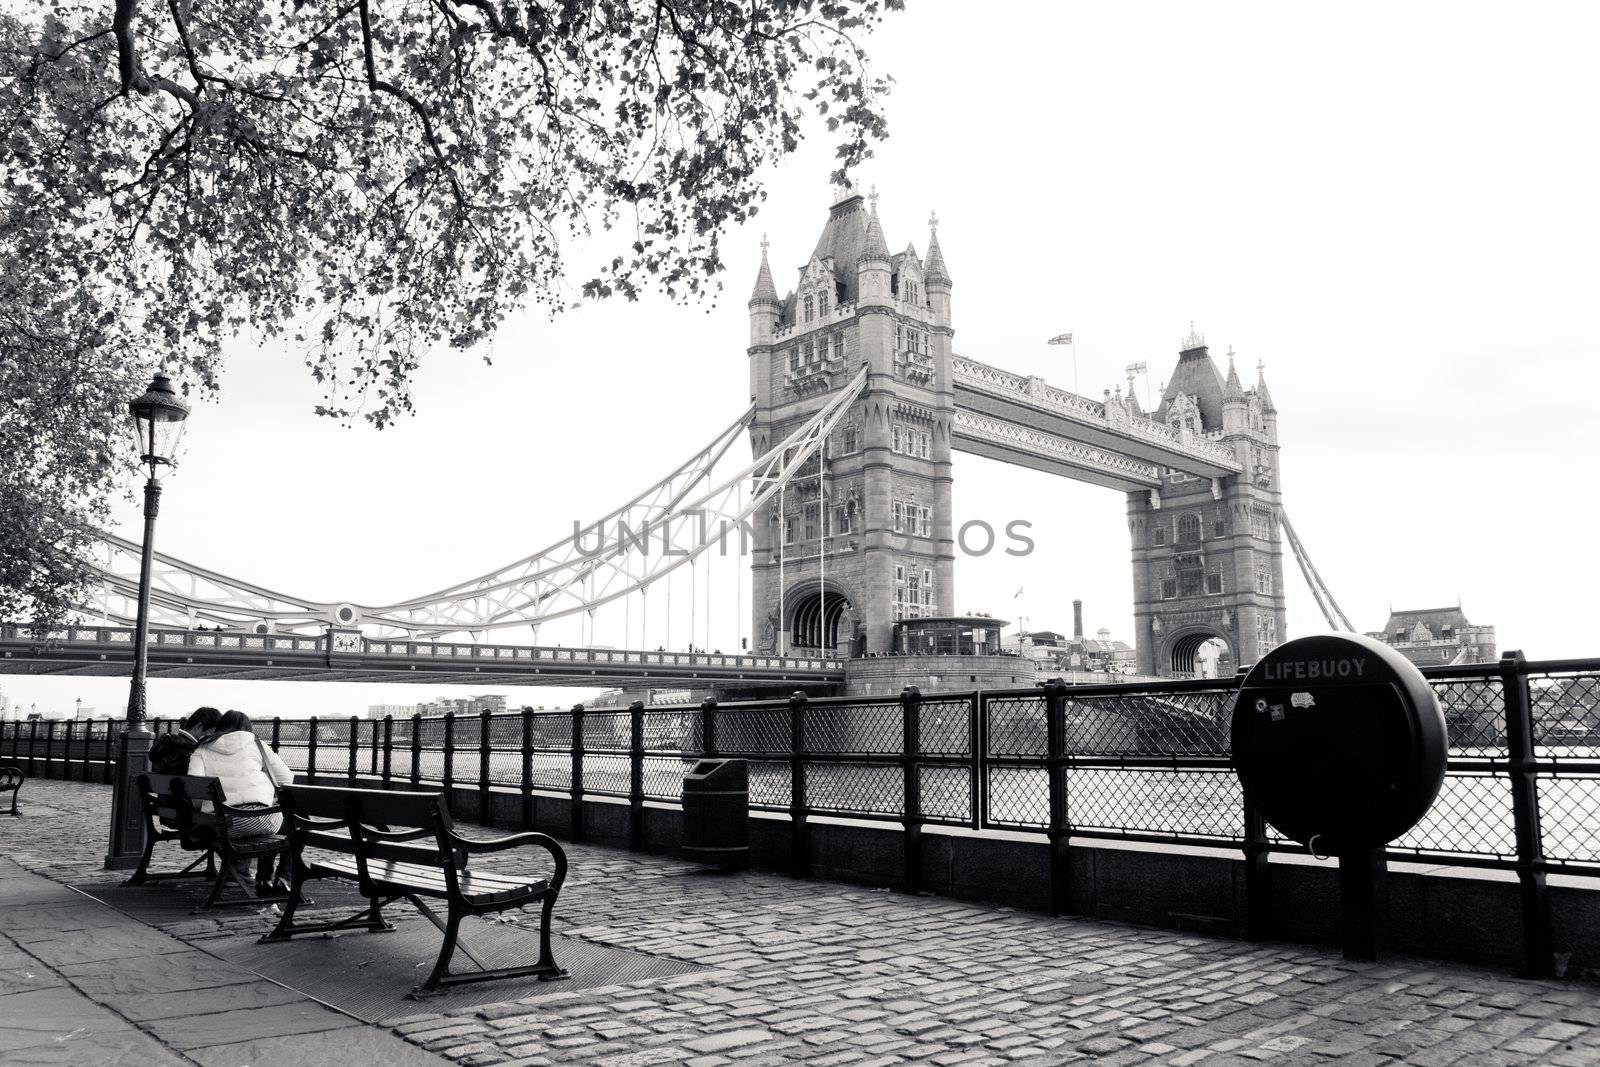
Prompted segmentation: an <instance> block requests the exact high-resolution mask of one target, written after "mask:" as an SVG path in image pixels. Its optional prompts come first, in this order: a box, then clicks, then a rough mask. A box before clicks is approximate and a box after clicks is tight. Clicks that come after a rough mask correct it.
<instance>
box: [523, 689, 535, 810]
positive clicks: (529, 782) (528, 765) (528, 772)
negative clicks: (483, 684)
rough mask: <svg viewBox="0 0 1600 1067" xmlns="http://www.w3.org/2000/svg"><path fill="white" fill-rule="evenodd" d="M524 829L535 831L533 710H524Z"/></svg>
mask: <svg viewBox="0 0 1600 1067" xmlns="http://www.w3.org/2000/svg"><path fill="white" fill-rule="evenodd" d="M522 829H523V830H525V831H526V830H532V829H533V709H532V708H523V709H522Z"/></svg>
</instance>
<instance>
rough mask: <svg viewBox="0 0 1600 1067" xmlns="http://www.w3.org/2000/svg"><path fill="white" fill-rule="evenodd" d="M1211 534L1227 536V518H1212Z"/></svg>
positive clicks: (1213, 535)
mask: <svg viewBox="0 0 1600 1067" xmlns="http://www.w3.org/2000/svg"><path fill="white" fill-rule="evenodd" d="M1211 536H1212V537H1226V536H1228V520H1227V519H1213V520H1212V522H1211Z"/></svg>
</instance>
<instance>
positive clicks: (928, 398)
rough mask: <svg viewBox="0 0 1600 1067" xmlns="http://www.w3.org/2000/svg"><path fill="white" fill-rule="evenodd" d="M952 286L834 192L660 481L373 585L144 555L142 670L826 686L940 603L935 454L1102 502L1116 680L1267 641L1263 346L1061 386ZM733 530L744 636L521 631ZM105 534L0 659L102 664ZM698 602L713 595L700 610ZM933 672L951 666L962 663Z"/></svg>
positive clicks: (1271, 534)
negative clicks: (1120, 557) (966, 351)
mask: <svg viewBox="0 0 1600 1067" xmlns="http://www.w3.org/2000/svg"><path fill="white" fill-rule="evenodd" d="M954 288H955V283H954V280H953V277H952V273H951V271H950V269H949V267H948V266H947V264H946V263H945V259H944V255H943V252H942V250H941V249H940V246H939V240H938V231H937V220H930V223H929V232H928V239H927V253H926V255H925V256H923V255H919V254H918V253H917V251H916V249H915V247H914V246H910V245H908V246H907V247H906V248H905V249H904V250H903V251H901V252H891V251H890V246H889V244H888V241H887V240H886V238H885V234H884V232H883V228H882V224H881V222H880V221H879V219H878V214H877V207H876V198H875V197H874V198H873V199H872V201H871V202H870V203H869V202H868V200H867V199H866V198H863V197H862V196H861V195H859V194H858V193H855V192H853V191H849V190H843V191H840V192H838V193H837V194H836V195H835V196H834V198H833V202H832V203H831V205H830V206H829V209H828V213H827V216H826V219H825V220H824V221H823V225H822V231H821V233H820V235H819V237H818V240H817V243H816V245H815V247H814V248H813V250H812V252H811V254H810V256H809V257H808V258H807V259H806V260H805V261H804V262H803V263H801V264H800V265H799V268H798V273H797V277H796V282H795V284H794V286H793V287H792V288H790V289H788V290H787V291H786V292H784V293H782V294H780V292H779V289H778V286H777V284H776V282H775V281H774V276H773V272H772V268H771V265H770V262H769V259H768V247H767V245H766V242H765V241H763V245H762V257H761V265H760V269H759V271H758V274H757V279H756V284H755V287H754V291H753V292H752V293H751V296H750V300H749V304H748V307H749V339H748V345H747V348H746V355H747V360H746V362H747V370H748V374H749V382H750V397H751V404H750V407H749V408H748V409H747V410H746V411H744V412H740V413H737V414H736V415H735V416H734V418H733V419H732V421H731V422H729V423H728V424H726V425H725V426H724V427H723V428H721V429H720V430H719V431H718V433H717V434H716V436H715V437H713V438H712V440H711V441H710V442H709V443H708V444H707V445H706V446H705V447H704V448H702V449H700V450H699V451H698V452H696V453H695V454H694V455H693V456H690V457H689V458H688V459H686V460H685V461H684V462H683V463H681V464H679V465H678V467H676V468H675V469H673V470H672V471H670V472H669V473H668V474H666V476H665V477H663V478H662V479H660V480H659V481H658V482H656V483H655V484H653V485H651V486H649V487H648V488H646V489H645V490H644V491H643V492H641V493H639V494H638V495H636V496H634V497H633V498H631V499H630V500H628V501H627V502H625V503H623V504H621V505H620V506H619V507H617V508H616V509H614V510H613V511H612V512H610V513H608V514H607V515H605V516H602V517H601V518H599V519H597V520H595V521H594V522H593V523H591V524H590V525H589V526H587V527H585V528H583V529H582V530H574V532H573V534H572V536H570V537H566V538H563V539H561V540H560V541H557V542H555V543H554V544H551V545H549V546H547V547H545V548H543V549H541V550H539V551H537V552H534V553H532V554H531V555H529V556H526V557H524V558H523V559H520V560H517V561H514V562H513V563H510V564H507V565H506V566H504V567H501V568H498V569H496V570H494V571H491V572H489V573H487V574H483V575H479V576H478V577H476V578H473V579H470V580H468V581H464V582H461V583H458V584H456V585H453V586H450V587H447V588H445V589H441V590H437V591H435V592H433V593H430V594H425V595H422V596H417V597H412V598H410V599H406V600H401V601H396V602H393V603H388V604H360V603H356V602H353V601H324V600H320V599H316V598H306V597H301V596H296V595H290V594H285V593H281V592H277V591H273V590H270V589H267V588H265V587H262V586H259V585H257V584H254V583H251V582H248V581H244V580H241V579H238V578H234V577H232V576H229V575H225V574H222V573H220V572H217V571H215V570H211V569H208V568H206V567H203V566H200V565H196V564H192V563H188V562H186V561H183V560H180V559H177V558H175V557H172V556H169V555H166V554H164V553H160V552H157V553H156V556H155V561H156V562H155V571H154V574H153V581H152V601H151V619H152V624H153V625H154V626H155V627H157V629H158V633H157V634H155V635H153V636H152V642H153V643H152V645H151V652H152V657H151V670H152V673H162V672H165V673H168V674H169V675H172V676H183V675H184V674H185V673H188V674H190V675H204V676H209V677H240V678H291V677H292V678H308V677H318V678H323V679H328V680H363V679H372V680H378V679H381V680H385V681H393V680H400V678H397V677H396V676H397V675H401V676H405V680H418V681H423V680H426V681H444V680H457V679H459V678H469V679H471V680H473V681H476V682H482V681H487V680H490V679H491V678H492V679H493V680H497V681H517V680H525V681H526V682H527V683H529V684H615V683H628V684H640V685H643V684H649V683H652V682H671V683H682V682H683V681H685V680H703V681H705V682H707V683H708V684H713V683H715V684H723V683H726V684H727V685H728V686H729V687H736V686H737V685H739V684H754V685H759V684H763V683H771V684H774V685H788V686H791V687H793V686H795V685H824V686H827V685H837V684H839V683H840V682H841V680H842V679H843V678H844V677H845V676H846V674H848V673H849V671H850V670H851V667H850V664H851V663H856V664H860V663H864V662H867V661H872V660H876V659H877V658H879V657H882V656H885V655H893V654H897V653H904V652H906V651H907V649H904V648H901V647H898V646H897V642H896V633H897V625H896V624H897V623H904V622H905V621H906V620H911V619H929V618H942V617H952V616H954V604H955V577H956V576H955V566H954V562H955V551H954V548H955V540H954V530H953V506H952V500H953V493H954V486H955V469H956V468H955V464H954V462H953V456H954V454H955V453H957V452H961V453H966V454H970V455H977V456H982V457H985V458H988V459H992V460H997V461H999V462H1003V463H1009V464H1014V465H1019V466H1024V467H1028V468H1031V469H1034V470H1039V471H1043V472H1046V473H1048V474H1052V475H1056V476H1059V477H1063V478H1070V479H1073V480H1075V481H1082V482H1087V483H1090V484H1094V485H1099V486H1103V487H1105V488H1108V489H1111V490H1115V491H1117V492H1120V493H1121V494H1122V495H1123V506H1124V508H1125V510H1126V514H1127V522H1128V530H1129V536H1130V542H1131V545H1130V548H1131V561H1132V586H1133V613H1134V619H1135V627H1136V630H1135V644H1136V647H1137V649H1138V667H1139V673H1141V674H1144V675H1182V674H1186V673H1189V672H1192V671H1193V670H1194V667H1195V658H1196V654H1197V652H1198V651H1199V649H1200V648H1201V646H1202V645H1204V644H1205V643H1206V642H1210V641H1220V642H1221V643H1222V644H1223V645H1224V646H1226V650H1227V652H1226V656H1227V661H1231V663H1233V664H1242V663H1249V662H1253V661H1255V660H1256V659H1257V658H1259V656H1260V655H1261V654H1262V653H1264V652H1265V651H1266V650H1267V649H1269V648H1271V647H1272V646H1273V645H1275V644H1276V643H1278V642H1279V641H1280V640H1281V639H1282V637H1283V636H1284V629H1285V621H1286V620H1285V600H1284V587H1283V563H1282V545H1283V541H1282V521H1281V516H1282V499H1281V485H1280V479H1279V455H1278V438H1277V410H1276V407H1275V406H1274V404H1273V402H1272V398H1271V395H1270V393H1269V392H1268V390H1267V385H1266V381H1265V378H1264V375H1263V373H1262V371H1261V369H1260V368H1259V366H1258V370H1257V378H1256V381H1255V383H1254V385H1253V386H1250V387H1246V386H1245V385H1244V384H1243V382H1242V381H1241V379H1240V377H1239V374H1238V371H1237V369H1236V367H1235V366H1234V360H1233V356H1232V353H1231V351H1230V352H1229V354H1228V359H1227V369H1226V372H1225V373H1224V372H1223V370H1221V369H1220V368H1219V367H1218V365H1217V363H1216V362H1215V361H1214V360H1213V358H1212V356H1211V354H1210V350H1209V348H1208V347H1207V345H1206V343H1205V340H1204V338H1203V337H1202V336H1200V335H1199V334H1198V333H1196V332H1194V330H1193V328H1192V326H1191V331H1190V334H1189V336H1188V337H1186V338H1185V339H1184V340H1183V341H1182V343H1181V344H1180V346H1179V352H1178V356H1177V361H1176V365H1175V367H1174V369H1173V372H1172V374H1171V375H1170V377H1169V378H1168V381H1167V384H1166V386H1165V388H1164V390H1163V391H1162V395H1161V398H1160V401H1159V403H1158V404H1157V405H1156V407H1155V409H1154V410H1152V411H1148V412H1147V411H1144V410H1142V408H1141V407H1140V405H1139V402H1138V399H1137V397H1136V396H1135V394H1134V391H1133V389H1132V386H1131V382H1130V387H1129V389H1128V391H1127V393H1126V394H1123V393H1122V392H1121V390H1120V389H1118V390H1117V391H1116V392H1115V393H1114V394H1113V393H1111V392H1107V393H1105V394H1103V395H1102V397H1101V398H1100V399H1098V400H1096V399H1093V398H1090V397H1084V396H1079V395H1077V394H1075V393H1072V392H1070V391H1068V390H1065V389H1062V388H1060V387H1058V386H1055V385H1051V384H1050V383H1048V382H1046V381H1044V380H1043V379H1041V378H1037V377H1030V376H1024V375H1019V374H1015V373H1012V372H1010V371H1006V370H1004V369H1002V368H1000V367H996V366H993V365H991V364H989V363H986V362H982V361H980V360H978V359H974V358H971V357H968V356H965V355H960V354H957V353H956V352H955V350H954V335H955V326H954V323H955V314H954V305H953V292H954ZM740 437H746V438H748V441H749V444H750V456H751V458H750V460H749V461H748V462H746V461H744V460H743V459H742V458H741V457H739V456H738V455H736V453H737V452H738V451H739V449H737V448H736V445H737V442H738V440H739V438H740ZM730 534H731V535H732V536H734V537H736V538H737V539H738V540H739V541H740V542H741V544H742V545H747V547H748V549H749V552H750V557H749V575H748V580H749V583H750V603H749V608H748V612H749V616H748V620H747V621H748V629H747V630H746V629H745V628H744V627H741V631H742V632H746V633H748V634H749V639H748V643H749V647H748V649H742V650H741V651H744V652H747V653H748V655H737V656H736V655H732V654H729V655H723V654H722V653H721V652H720V650H719V651H717V652H714V653H704V652H701V653H674V652H670V651H668V650H667V649H665V648H659V649H658V650H657V651H656V652H649V651H646V650H645V649H643V648H641V649H638V650H633V651H629V650H621V651H618V650H613V649H598V648H586V649H572V648H567V649H564V650H558V649H557V648H556V647H554V646H551V645H549V644H548V643H544V644H541V643H540V640H539V629H540V627H541V625H545V624H549V623H551V622H553V621H556V620H560V619H577V620H578V621H579V624H580V625H586V626H587V629H588V635H589V640H587V641H586V642H583V643H584V644H586V645H591V646H592V645H593V644H594V643H595V642H594V641H593V637H592V635H593V634H594V621H595V618H596V615H597V613H599V612H601V611H607V612H616V611H618V610H620V611H623V612H626V611H629V610H630V607H629V605H630V604H637V605H638V607H637V608H636V609H633V610H638V611H639V613H640V616H641V617H648V616H647V609H648V605H649V599H648V598H649V596H650V593H651V590H652V589H653V588H654V589H658V590H661V589H662V588H663V586H665V589H664V591H665V593H666V596H668V597H670V595H671V593H670V589H671V586H670V584H667V583H669V582H670V580H671V578H672V576H673V574H674V573H675V572H679V571H681V569H682V568H686V567H687V568H689V569H690V570H689V573H690V574H691V575H693V574H694V573H695V571H694V568H695V567H697V566H698V563H699V562H700V561H701V560H705V561H706V562H707V564H708V570H709V559H708V558H707V557H708V553H714V552H716V551H717V550H718V549H719V547H720V548H721V550H722V551H723V552H724V553H725V552H726V544H727V539H728V537H729V536H730ZM642 546H649V548H651V549H656V550H653V551H652V550H648V549H647V550H641V548H642ZM102 548H103V552H104V555H103V557H102V562H101V564H100V566H99V574H98V576H99V579H100V582H99V586H98V590H97V592H96V595H95V596H94V597H93V599H92V601H91V602H89V603H85V604H84V605H82V607H83V612H82V617H81V619H80V620H79V622H80V623H83V624H84V625H80V626H76V627H74V628H72V629H71V630H70V631H66V632H64V636H63V635H57V637H56V639H54V640H53V641H52V640H49V639H47V640H44V641H43V642H42V643H41V642H40V641H39V640H37V639H33V638H29V637H27V636H26V635H23V634H22V633H20V632H19V631H17V630H16V629H15V628H14V627H12V628H9V629H7V630H5V631H4V632H3V633H0V648H3V649H4V654H3V655H0V671H13V672H15V671H24V670H25V671H35V672H42V671H53V672H57V673H63V672H64V673H106V672H113V673H114V672H115V670H120V669H121V668H119V667H117V664H118V663H119V662H120V657H121V655H122V653H123V652H124V651H125V650H127V649H128V644H127V640H128V638H127V633H126V631H119V628H120V627H126V626H127V625H128V624H129V623H131V622H132V620H133V616H134V613H135V607H136V603H135V597H136V594H137V588H138V562H139V546H137V545H135V544H133V543H131V542H128V541H125V540H123V539H121V538H118V537H115V536H113V535H110V534H106V535H104V536H103V538H102ZM1303 562H1304V561H1303ZM1309 573H1311V572H1310V571H1308V574H1309ZM694 588H695V584H694V582H693V581H691V591H692V590H693V589H694ZM1323 592H1324V593H1325V592H1326V591H1325V590H1324V591H1323ZM742 597H743V591H742V589H740V590H737V591H736V592H735V600H736V603H742ZM710 599H711V598H710V591H709V589H708V590H707V610H708V611H709V606H710ZM1329 602H1330V603H1331V598H1329ZM668 603H669V604H670V600H669V601H668ZM692 603H693V601H691V604H692ZM658 604H659V601H658ZM692 610H693V608H692V607H691V611H692ZM668 618H669V619H670V618H671V613H669V614H668ZM968 621H970V620H968ZM91 623H98V624H99V625H98V626H94V625H89V624H91ZM624 629H625V632H627V627H626V626H625V627H624ZM708 629H709V627H708ZM119 632H121V633H122V634H123V636H122V637H121V638H119V637H118V636H117V634H118V633H119ZM641 633H642V627H641ZM246 639H249V643H246ZM283 642H287V646H286V651H284V652H283V653H282V654H278V655H271V654H270V653H272V652H273V651H274V650H275V649H274V645H275V644H278V643H283ZM302 643H304V647H303V648H302V647H300V646H301V644H302ZM640 644H641V645H645V644H646V642H644V641H641V642H640ZM440 649H448V651H443V652H441V651H439V650H440ZM397 650H399V651H397ZM558 652H559V654H558ZM697 656H698V658H696V657H697ZM319 657H320V659H319ZM680 657H688V658H687V660H684V659H682V658H680ZM968 658H970V657H968ZM269 660H270V662H268V661H269ZM873 666H874V667H875V668H876V669H877V670H878V673H880V674H881V673H883V672H884V671H885V670H887V669H888V667H887V665H884V664H877V663H874V664H873ZM949 666H950V668H951V673H950V677H951V679H952V681H954V680H955V679H956V676H957V675H958V674H959V673H960V669H965V667H964V665H961V664H955V663H952V664H949ZM1020 666H1021V665H1020V664H1015V663H1013V664H1011V665H1010V667H1009V669H1010V670H1012V671H1013V680H1014V677H1015V672H1016V671H1017V670H1018V669H1019V667H1020ZM467 668H470V669H467ZM957 668H960V669H957ZM977 669H978V668H977V667H976V666H974V667H973V668H972V670H974V671H976V670H977ZM1027 669H1028V670H1030V671H1031V670H1032V667H1031V664H1028V665H1027ZM230 672H232V673H230ZM934 677H939V676H934ZM970 678H971V679H972V681H974V682H977V681H978V678H979V675H978V674H976V673H973V674H971V675H970ZM965 680H966V679H965V678H962V679H961V681H963V682H965Z"/></svg>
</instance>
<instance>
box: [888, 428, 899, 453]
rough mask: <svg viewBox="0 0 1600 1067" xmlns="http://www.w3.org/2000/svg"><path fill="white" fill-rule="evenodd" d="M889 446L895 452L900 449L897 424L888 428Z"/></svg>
mask: <svg viewBox="0 0 1600 1067" xmlns="http://www.w3.org/2000/svg"><path fill="white" fill-rule="evenodd" d="M889 447H890V448H892V449H894V451H896V452H898V451H900V427H899V425H898V424H896V425H895V426H893V427H891V428H890V430H889Z"/></svg>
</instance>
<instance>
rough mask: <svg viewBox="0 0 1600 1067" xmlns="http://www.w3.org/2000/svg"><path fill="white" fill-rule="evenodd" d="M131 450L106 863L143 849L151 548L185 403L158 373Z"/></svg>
mask: <svg viewBox="0 0 1600 1067" xmlns="http://www.w3.org/2000/svg"><path fill="white" fill-rule="evenodd" d="M128 413H129V415H130V416H131V417H130V419H129V422H128V425H129V429H131V430H132V431H133V438H134V449H135V453H136V454H137V455H138V457H139V461H140V462H141V463H143V464H144V465H145V467H146V469H148V470H149V472H150V476H149V478H148V479H146V480H145V483H144V553H143V555H142V556H141V557H140V561H139V613H138V617H137V619H136V621H135V622H134V626H133V683H132V685H131V686H130V688H129V690H128V721H127V726H126V727H125V728H124V729H123V731H122V745H121V748H120V750H119V752H118V755H117V786H116V793H115V794H113V796H112V799H111V845H110V848H109V849H108V850H107V852H106V867H107V869H114V868H120V867H132V866H134V865H135V864H137V863H138V862H139V858H140V857H141V856H142V855H143V854H144V820H143V818H142V814H143V813H142V812H141V811H140V803H139V792H138V788H139V787H138V781H139V775H141V774H143V773H144V772H145V771H146V770H147V769H149V760H150V731H149V730H147V729H145V725H144V720H145V703H144V677H145V667H146V662H147V659H148V648H147V645H148V635H149V630H150V557H151V554H152V553H153V552H154V550H155V533H156V512H157V511H158V510H159V509H160V504H161V475H162V473H163V468H170V467H172V466H173V463H174V457H176V455H177V453H178V442H180V441H182V440H183V424H184V420H185V419H187V418H188V417H189V405H188V403H187V402H186V401H185V400H184V399H183V398H182V397H180V396H179V395H178V393H177V391H176V390H175V389H173V388H172V380H171V379H170V378H168V377H167V376H166V375H165V374H157V375H156V376H155V377H154V378H153V379H152V380H151V382H150V387H149V388H148V389H146V390H145V391H144V393H143V395H141V396H139V397H137V398H136V399H134V400H133V401H131V402H130V403H129V404H128Z"/></svg>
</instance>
